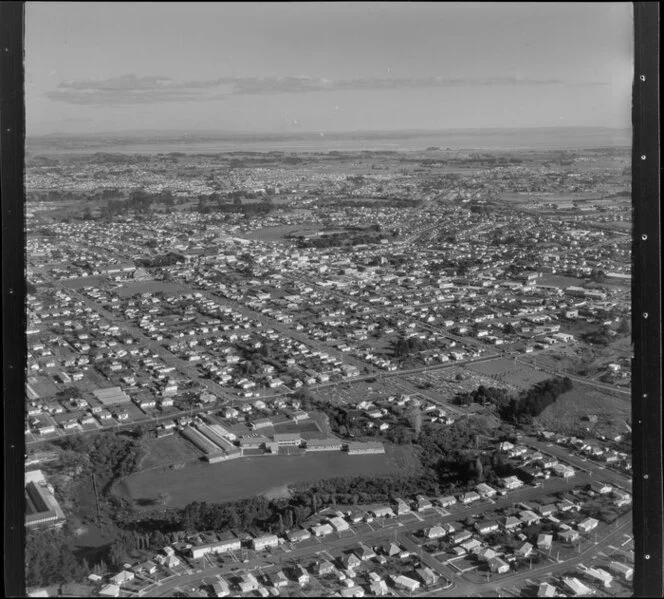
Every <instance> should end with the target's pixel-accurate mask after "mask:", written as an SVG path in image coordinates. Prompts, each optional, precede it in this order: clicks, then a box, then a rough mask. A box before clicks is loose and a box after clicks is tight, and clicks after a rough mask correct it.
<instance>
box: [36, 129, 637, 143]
mask: <svg viewBox="0 0 664 599" xmlns="http://www.w3.org/2000/svg"><path fill="white" fill-rule="evenodd" d="M574 129H576V130H595V131H597V130H603V131H621V132H628V131H632V128H631V127H612V126H602V125H544V126H516V127H449V128H440V129H351V130H338V131H337V130H335V131H325V130H321V129H313V130H289V131H288V130H287V131H284V130H267V131H248V130H242V131H232V130H230V131H229V130H223V129H219V130H208V129H135V130H119V131H90V132H63V131H54V132H51V133H26V134H25V140H26V141H27V140H28V139H39V138H44V137H72V138H74V137H92V136H132V135H135V136H137V135H149V134H151V135H184V136H187V135H204V134H206V135H220V136H254V137H259V136H267V135H270V136H281V137H288V136H297V135H317V136H327V135H329V136H336V135H369V134H374V135H375V134H388V135H394V134H401V135H403V134H430V135H435V134H437V133H445V132H483V131H486V132H499V131H538V130H540V131H541V130H574Z"/></svg>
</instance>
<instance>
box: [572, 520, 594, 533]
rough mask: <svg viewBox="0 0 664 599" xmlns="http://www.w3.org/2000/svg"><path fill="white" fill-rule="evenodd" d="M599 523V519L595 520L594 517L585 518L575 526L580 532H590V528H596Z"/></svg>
mask: <svg viewBox="0 0 664 599" xmlns="http://www.w3.org/2000/svg"><path fill="white" fill-rule="evenodd" d="M598 524H599V520H596V519H595V518H586V519H585V520H583V521H581V522H579V523H578V524H577V528H578V529H579V530H580V531H581V532H590V531H591V530H594V529H595V528H597V525H598Z"/></svg>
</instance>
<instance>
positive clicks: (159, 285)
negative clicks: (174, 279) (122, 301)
mask: <svg viewBox="0 0 664 599" xmlns="http://www.w3.org/2000/svg"><path fill="white" fill-rule="evenodd" d="M157 291H162V292H163V293H165V294H166V295H181V294H183V293H191V288H190V287H187V286H185V285H179V284H178V283H169V282H166V281H136V282H133V283H124V284H123V285H122V287H120V288H118V289H117V294H118V295H119V296H120V297H122V298H125V297H131V296H132V295H134V294H135V293H157Z"/></svg>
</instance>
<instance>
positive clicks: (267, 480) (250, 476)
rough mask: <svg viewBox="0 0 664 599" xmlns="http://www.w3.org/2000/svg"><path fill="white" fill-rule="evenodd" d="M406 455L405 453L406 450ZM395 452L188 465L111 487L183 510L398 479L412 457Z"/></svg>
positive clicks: (135, 476) (147, 473)
mask: <svg viewBox="0 0 664 599" xmlns="http://www.w3.org/2000/svg"><path fill="white" fill-rule="evenodd" d="M406 449H407V450H409V451H412V450H411V449H410V448H406ZM401 453H402V450H401V447H398V448H391V447H390V448H389V449H388V453H386V454H377V455H358V456H349V455H347V454H345V453H341V452H336V451H335V452H329V453H328V452H321V453H317V454H309V455H303V456H268V457H246V458H240V459H236V460H231V461H229V462H225V463H220V464H203V463H200V464H188V465H186V466H185V467H184V468H182V469H179V470H173V469H170V468H155V469H152V470H148V471H143V472H138V473H137V474H133V475H131V476H129V477H127V478H126V479H124V480H122V481H121V482H120V483H119V484H117V485H116V486H115V488H114V492H115V493H116V494H117V495H119V496H120V497H124V498H127V499H132V500H134V501H136V502H140V501H145V500H156V499H158V498H159V496H160V493H161V494H163V495H162V497H165V498H166V502H165V504H166V505H167V506H168V507H183V506H185V505H187V504H188V503H191V502H192V501H208V502H224V501H234V500H236V499H242V498H245V497H255V496H256V495H262V494H269V495H272V494H274V492H275V490H277V489H283V488H284V485H291V484H295V483H305V482H313V481H316V480H320V479H322V478H336V477H342V476H343V477H348V476H359V475H370V476H371V475H377V476H380V475H386V474H403V473H404V465H405V463H407V462H410V463H411V464H410V465H411V467H410V468H408V472H410V473H413V472H414V471H415V469H416V468H413V467H412V466H413V465H415V466H416V465H417V458H415V457H414V456H403V455H401Z"/></svg>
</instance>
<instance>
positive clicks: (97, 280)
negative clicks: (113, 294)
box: [60, 276, 108, 289]
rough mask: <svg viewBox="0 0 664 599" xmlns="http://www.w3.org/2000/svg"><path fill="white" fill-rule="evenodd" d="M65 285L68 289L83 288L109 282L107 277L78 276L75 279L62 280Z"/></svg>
mask: <svg viewBox="0 0 664 599" xmlns="http://www.w3.org/2000/svg"><path fill="white" fill-rule="evenodd" d="M60 283H61V284H62V286H63V287H67V288H68V289H81V288H82V287H104V286H105V285H107V284H108V279H107V278H106V277H99V276H96V277H77V278H75V279H67V280H61V281H60Z"/></svg>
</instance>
